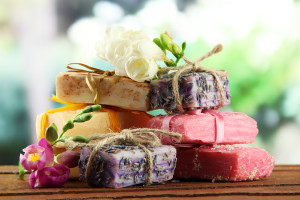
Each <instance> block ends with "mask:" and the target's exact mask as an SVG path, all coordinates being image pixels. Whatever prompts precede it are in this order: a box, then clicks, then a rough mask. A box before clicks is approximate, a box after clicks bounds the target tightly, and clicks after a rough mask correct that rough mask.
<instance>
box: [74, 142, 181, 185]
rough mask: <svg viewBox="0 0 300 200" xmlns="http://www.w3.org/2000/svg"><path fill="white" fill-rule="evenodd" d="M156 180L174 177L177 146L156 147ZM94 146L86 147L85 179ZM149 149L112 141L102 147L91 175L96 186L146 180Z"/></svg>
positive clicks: (81, 171) (82, 163)
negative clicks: (146, 156)
mask: <svg viewBox="0 0 300 200" xmlns="http://www.w3.org/2000/svg"><path fill="white" fill-rule="evenodd" d="M151 151H152V156H153V163H154V165H153V171H152V172H153V173H152V176H151V181H152V182H163V181H167V180H170V179H172V178H173V173H174V170H175V167H176V162H177V158H176V149H175V148H174V147H173V146H167V145H162V146H158V147H154V148H153V149H152V150H151ZM90 153H91V150H90V148H87V147H85V148H83V149H82V151H81V155H80V161H79V180H81V181H84V180H85V172H86V165H87V162H88V158H89V155H90ZM145 167H146V158H145V152H144V151H143V150H141V149H140V148H138V147H135V146H123V145H114V146H112V145H109V146H106V147H105V149H104V150H102V151H99V152H98V154H97V155H96V157H95V159H94V161H93V164H92V172H91V173H92V174H91V177H92V178H91V179H90V180H86V181H87V182H88V184H89V185H91V186H94V187H112V188H120V187H127V186H132V185H136V184H141V183H145V180H146V176H147V171H145Z"/></svg>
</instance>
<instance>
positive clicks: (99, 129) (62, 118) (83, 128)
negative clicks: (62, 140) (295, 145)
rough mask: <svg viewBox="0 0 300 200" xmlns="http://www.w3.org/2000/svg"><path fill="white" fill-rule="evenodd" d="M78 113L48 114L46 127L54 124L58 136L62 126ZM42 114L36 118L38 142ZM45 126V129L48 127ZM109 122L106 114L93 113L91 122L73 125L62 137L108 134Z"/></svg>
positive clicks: (76, 111) (77, 111)
mask: <svg viewBox="0 0 300 200" xmlns="http://www.w3.org/2000/svg"><path fill="white" fill-rule="evenodd" d="M79 112H80V110H75V111H74V110H72V111H62V112H57V113H53V114H48V126H49V125H51V124H52V123H55V124H56V126H57V129H58V134H59V135H60V134H61V132H62V128H63V125H64V124H65V123H67V121H68V120H72V119H74V117H75V116H76V115H77V114H78V113H79ZM41 117H42V114H40V115H38V116H37V123H36V131H37V138H38V140H40V139H41V137H42V134H41V133H40V130H41V128H40V125H41ZM48 126H47V127H48ZM109 127H110V120H109V115H108V113H107V112H93V117H92V119H91V120H89V121H87V122H84V123H74V128H73V129H70V130H68V131H67V132H66V133H65V134H64V136H68V137H71V136H77V135H83V136H86V137H90V136H91V135H93V134H95V133H108V132H110V129H109Z"/></svg>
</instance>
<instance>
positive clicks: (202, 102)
mask: <svg viewBox="0 0 300 200" xmlns="http://www.w3.org/2000/svg"><path fill="white" fill-rule="evenodd" d="M219 73H221V72H219ZM220 79H221V81H222V83H223V88H224V92H225V101H224V105H229V104H230V98H231V95H230V92H229V87H228V79H227V73H225V75H223V76H222V77H220ZM178 84H179V94H180V98H181V101H182V106H183V108H186V109H188V108H199V109H213V108H216V107H217V106H219V105H220V102H221V97H220V96H221V95H220V91H219V90H218V89H217V88H216V81H215V79H214V77H213V76H212V75H211V74H209V73H204V72H201V73H188V74H182V75H180V77H179V83H178ZM172 90H173V87H172V75H166V76H165V77H163V78H161V79H157V80H152V81H151V91H150V98H151V99H150V104H151V108H152V109H159V108H163V109H166V110H168V111H173V112H176V105H175V101H174V99H175V98H174V94H173V91H172Z"/></svg>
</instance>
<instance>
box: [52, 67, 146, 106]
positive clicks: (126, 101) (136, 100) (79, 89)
mask: <svg viewBox="0 0 300 200" xmlns="http://www.w3.org/2000/svg"><path fill="white" fill-rule="evenodd" d="M85 77H86V73H77V72H60V73H59V74H58V75H57V77H56V96H57V97H58V98H59V99H60V100H62V101H66V102H70V103H93V102H94V97H95V94H94V93H92V92H91V90H90V89H89V87H88V85H87V83H86V80H85ZM93 77H94V79H95V81H96V83H97V84H98V83H99V78H100V75H97V74H93ZM99 85H100V93H99V95H100V103H99V104H102V105H111V106H116V107H120V108H124V109H128V110H138V111H147V110H149V108H150V103H149V92H150V84H149V83H146V82H136V81H133V80H132V79H130V78H126V77H121V78H120V79H119V80H116V79H115V77H112V76H106V77H105V78H104V79H103V81H102V82H101V83H100V84H99Z"/></svg>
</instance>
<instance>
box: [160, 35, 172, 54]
mask: <svg viewBox="0 0 300 200" xmlns="http://www.w3.org/2000/svg"><path fill="white" fill-rule="evenodd" d="M160 40H161V44H162V45H163V46H164V48H165V49H167V50H169V51H171V52H172V43H173V41H172V39H171V38H170V37H169V36H168V35H167V34H165V33H162V34H160Z"/></svg>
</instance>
